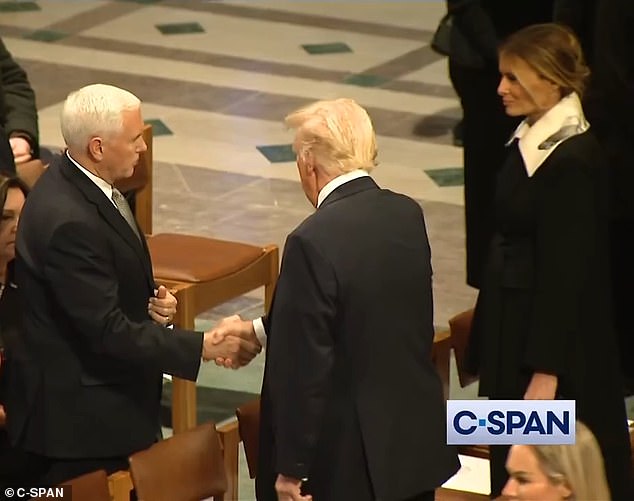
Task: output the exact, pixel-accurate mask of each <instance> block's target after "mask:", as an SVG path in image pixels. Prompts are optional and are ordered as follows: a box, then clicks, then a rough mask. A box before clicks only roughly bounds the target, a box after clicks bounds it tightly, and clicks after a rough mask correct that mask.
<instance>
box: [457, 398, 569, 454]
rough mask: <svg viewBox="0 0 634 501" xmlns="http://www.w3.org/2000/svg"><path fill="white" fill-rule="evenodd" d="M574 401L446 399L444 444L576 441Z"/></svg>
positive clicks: (556, 442)
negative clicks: (445, 440) (445, 442)
mask: <svg viewBox="0 0 634 501" xmlns="http://www.w3.org/2000/svg"><path fill="white" fill-rule="evenodd" d="M575 419H576V413H575V401H574V400H448V401H447V444H450V445H515V444H524V445H544V444H550V445H564V444H574V443H575Z"/></svg>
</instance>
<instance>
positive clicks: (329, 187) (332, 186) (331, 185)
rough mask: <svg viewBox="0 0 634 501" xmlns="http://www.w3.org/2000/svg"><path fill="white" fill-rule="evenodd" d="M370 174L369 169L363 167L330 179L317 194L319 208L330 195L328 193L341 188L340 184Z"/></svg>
mask: <svg viewBox="0 0 634 501" xmlns="http://www.w3.org/2000/svg"><path fill="white" fill-rule="evenodd" d="M369 175H370V174H368V173H367V171H365V170H363V169H356V170H353V171H350V172H346V173H345V174H342V175H341V176H337V177H336V178H334V179H332V180H331V181H328V182H327V183H326V185H325V186H324V187H323V188H322V189H321V191H320V192H319V195H318V196H317V208H319V206H320V205H321V204H322V203H323V202H324V200H326V197H328V195H330V194H331V193H332V192H333V191H335V190H336V189H337V188H339V186H341V185H342V184H346V183H348V182H350V181H352V180H354V179H358V178H360V177H366V176H369Z"/></svg>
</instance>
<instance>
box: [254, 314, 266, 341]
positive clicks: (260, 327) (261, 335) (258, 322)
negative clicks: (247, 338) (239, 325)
mask: <svg viewBox="0 0 634 501" xmlns="http://www.w3.org/2000/svg"><path fill="white" fill-rule="evenodd" d="M253 330H254V331H255V337H257V338H258V341H259V342H260V345H261V346H262V348H266V330H264V323H263V322H262V317H260V318H256V319H255V320H253Z"/></svg>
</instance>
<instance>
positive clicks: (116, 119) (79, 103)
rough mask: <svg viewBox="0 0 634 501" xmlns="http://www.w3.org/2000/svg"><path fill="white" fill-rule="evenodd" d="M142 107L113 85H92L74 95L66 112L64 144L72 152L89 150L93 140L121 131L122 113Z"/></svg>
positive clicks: (62, 122)
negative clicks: (98, 136) (95, 137)
mask: <svg viewBox="0 0 634 501" xmlns="http://www.w3.org/2000/svg"><path fill="white" fill-rule="evenodd" d="M140 106H141V100H140V99H139V98H138V97H136V96H135V95H134V94H132V93H131V92H128V91H127V90H124V89H120V88H119V87H115V86H113V85H105V84H92V85H87V86H86V87H82V88H81V89H79V90H76V91H74V92H71V93H70V94H69V95H68V97H67V98H66V101H65V102H64V107H63V109H62V116H61V128H62V136H64V141H66V145H67V146H68V147H69V148H71V149H85V148H86V147H87V146H88V143H89V142H90V139H91V138H92V137H93V136H96V135H110V134H113V133H115V132H118V131H119V130H121V128H122V127H123V116H122V113H123V112H124V111H126V110H136V109H138V108H139V107H140Z"/></svg>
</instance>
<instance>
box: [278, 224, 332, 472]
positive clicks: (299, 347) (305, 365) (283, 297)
mask: <svg viewBox="0 0 634 501" xmlns="http://www.w3.org/2000/svg"><path fill="white" fill-rule="evenodd" d="M336 291H337V287H336V280H335V274H334V270H333V268H332V266H331V264H330V263H329V262H328V261H327V260H326V259H325V257H324V256H323V255H322V254H321V253H320V252H319V250H318V249H317V248H315V246H314V245H312V244H311V243H310V242H307V241H305V240H303V239H301V238H300V237H298V236H296V235H291V236H290V237H289V238H288V240H287V242H286V246H285V253H284V259H283V262H282V269H281V272H280V278H279V280H278V283H277V290H276V293H275V302H274V305H273V312H272V314H271V318H272V319H273V332H272V333H270V339H269V348H268V352H267V370H268V374H267V381H268V383H267V384H269V385H270V386H269V389H270V395H271V405H272V411H273V428H274V430H275V443H276V450H277V457H276V468H277V469H276V471H277V472H278V473H281V474H283V475H287V476H290V477H293V478H305V477H307V475H308V472H309V471H310V464H311V460H312V456H313V449H314V446H315V443H316V442H317V439H318V436H319V432H320V429H321V421H322V416H323V411H324V405H325V401H326V398H327V395H328V392H329V389H330V380H331V372H332V367H333V350H334V339H333V325H334V321H335V315H336V299H335V297H336Z"/></svg>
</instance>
